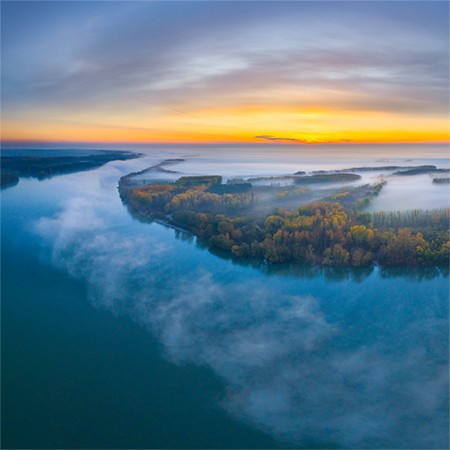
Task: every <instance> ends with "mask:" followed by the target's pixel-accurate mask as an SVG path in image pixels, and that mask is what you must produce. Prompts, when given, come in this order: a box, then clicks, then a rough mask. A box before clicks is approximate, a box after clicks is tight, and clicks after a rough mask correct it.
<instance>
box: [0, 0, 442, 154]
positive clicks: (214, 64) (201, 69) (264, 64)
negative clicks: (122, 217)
mask: <svg viewBox="0 0 450 450" xmlns="http://www.w3.org/2000/svg"><path fill="white" fill-rule="evenodd" d="M448 16H449V4H448V3H447V2H446V1H442V2H440V1H414V2H408V1H391V2H384V1H373V2H370V1H366V2H362V1H350V2H344V1H339V0H338V1H330V2H326V1H318V2H308V1H286V2H283V1H281V2H280V1H277V2H275V1H274V2H271V1H263V2H258V1H245V2H239V1H225V2H215V1H208V2H206V1H205V2H202V1H180V2H174V1H165V2H164V1H161V2H157V1H136V2H134V1H127V2H121V1H116V2H108V1H99V2H94V1H79V2H70V1H61V2H56V1H54V2H45V1H39V2H22V1H15V2H12V1H11V2H8V1H2V2H1V25H2V30H1V51H2V52H1V53H2V55H1V56H2V69H1V77H2V79H1V81H2V86H1V87H2V89H1V96H2V144H3V145H4V146H8V145H13V144H21V145H25V144H36V143H74V144H76V143H82V142H83V143H106V144H107V143H269V144H270V143H280V144H281V143H285V144H316V143H334V144H348V143H383V142H387V143H407V142H415V143H421V142H436V143H438V142H439V143H446V142H448V141H449V124H448V116H449V114H448V111H449V20H448Z"/></svg>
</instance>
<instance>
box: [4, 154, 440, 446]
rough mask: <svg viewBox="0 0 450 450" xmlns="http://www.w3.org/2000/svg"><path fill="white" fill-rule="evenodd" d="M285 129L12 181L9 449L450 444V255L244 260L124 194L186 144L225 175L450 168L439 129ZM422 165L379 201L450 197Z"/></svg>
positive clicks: (396, 203) (7, 279) (198, 162)
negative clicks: (386, 135) (333, 139)
mask: <svg viewBox="0 0 450 450" xmlns="http://www.w3.org/2000/svg"><path fill="white" fill-rule="evenodd" d="M285 148H286V147H285V146H280V147H279V150H278V153H277V152H274V151H273V150H272V151H268V150H267V148H263V149H259V150H257V151H256V150H254V149H250V150H249V149H244V150H245V151H244V150H242V149H238V148H233V149H231V150H230V149H228V150H227V149H224V148H219V149H217V148H216V149H214V148H206V149H202V150H201V151H198V150H197V149H193V148H190V147H189V148H184V149H183V148H164V149H162V150H158V149H154V148H153V149H147V150H146V155H145V157H144V158H141V159H139V160H130V161H121V162H111V163H109V164H107V165H105V166H104V167H101V168H99V169H97V170H92V171H89V172H83V173H76V174H71V175H64V176H57V177H54V178H52V179H49V180H45V181H37V180H33V179H22V180H21V181H20V183H19V184H18V185H17V186H16V187H13V188H10V189H7V190H5V191H3V192H2V446H3V447H4V448H63V447H71V448H77V447H78V448H80V447H84V448H276V447H278V448H288V447H295V448H324V447H328V448H330V447H331V448H387V447H391V448H446V447H448V431H449V429H448V420H449V417H448V409H449V402H448V398H449V395H448V394H449V392H448V391H449V380H448V355H449V336H448V335H449V333H448V325H449V323H448V306H449V303H448V291H449V289H448V287H449V284H448V282H449V280H448V274H445V273H443V272H442V271H440V270H437V269H420V270H413V269H409V270H401V269H390V270H387V269H380V268H369V269H361V270H350V269H348V270H347V269H341V270H336V269H334V270H333V269H330V270H327V271H323V270H319V269H299V268H295V267H290V266H273V267H272V266H267V265H262V266H259V267H255V266H252V265H251V264H250V263H242V264H241V263H239V264H238V263H236V262H234V261H233V260H231V259H229V258H226V257H224V256H223V255H219V254H215V253H211V252H210V251H208V249H206V248H204V247H203V246H202V245H201V244H199V243H198V242H197V241H196V239H195V238H192V237H190V236H189V235H186V234H183V233H180V232H177V231H175V230H172V229H170V228H167V227H165V226H163V225H160V224H156V223H152V224H148V223H141V222H139V221H137V220H135V219H133V218H132V217H131V216H130V215H129V213H128V211H127V210H126V208H125V207H124V206H123V205H122V203H121V201H120V199H119V197H118V193H117V189H116V186H117V181H118V178H119V177H120V176H121V175H124V174H126V173H129V172H131V171H137V170H142V169H143V168H145V167H147V166H149V165H152V164H156V163H158V162H160V161H162V160H164V159H166V158H174V157H185V158H186V161H185V162H183V163H180V164H179V165H174V166H172V167H170V169H171V170H172V169H173V170H179V171H180V172H183V174H202V173H207V174H219V175H224V176H225V177H227V176H228V177H232V176H236V175H238V176H254V175H268V174H282V173H292V172H295V171H298V170H318V169H329V168H345V167H354V166H359V165H362V164H363V165H377V164H378V165H388V164H389V165H394V164H396V165H418V164H435V165H438V166H439V167H448V166H446V164H447V158H446V156H445V150H443V149H442V148H437V149H436V148H434V147H433V148H432V149H428V152H427V151H426V149H419V150H415V151H414V152H409V151H404V152H397V153H398V154H395V153H393V151H392V149H384V153H383V152H382V151H380V149H378V150H374V151H373V152H372V153H369V152H367V153H366V154H364V157H361V152H357V153H356V155H357V156H355V153H351V152H348V153H345V152H342V151H340V152H339V153H336V152H335V153H333V152H331V151H330V152H331V153H330V152H328V153H327V151H325V150H326V149H325V150H323V149H322V150H323V151H322V150H320V149H319V150H314V151H316V152H319V153H317V154H301V155H299V154H298V153H295V152H293V150H286V149H285ZM308 151H309V152H311V151H312V150H310V149H308ZM367 176H369V175H367ZM370 176H377V174H375V175H370ZM425 177H427V176H425ZM425 177H424V176H419V177H418V178H416V179H415V180H414V179H413V178H411V177H403V178H408V180H407V181H399V180H398V177H392V178H390V179H389V181H388V184H387V187H390V186H393V187H392V188H391V189H390V190H386V196H385V197H384V198H383V197H382V195H384V194H383V193H382V195H380V197H379V198H378V199H377V200H376V201H377V202H378V205H379V206H380V207H375V206H374V205H372V206H371V207H372V208H374V209H399V208H401V209H406V208H409V207H423V205H424V204H425V205H426V206H427V207H434V206H436V207H442V206H446V205H448V186H445V185H436V184H432V183H431V181H430V179H429V177H428V178H425ZM416 181H417V183H418V184H417V192H420V195H418V194H417V195H415V197H416V200H415V202H416V203H414V196H412V195H411V186H414V183H416ZM425 181H426V182H425ZM396 183H397V184H396ZM399 183H400V184H399ZM401 183H409V185H408V186H409V187H408V189H407V188H406V187H405V186H406V185H405V184H401ZM397 185H399V186H400V187H399V188H398V189H396V188H395V186H397ZM408 192H409V194H408ZM383 202H384V205H385V208H381V206H382V205H383ZM405 202H410V203H407V206H405ZM409 205H411V206H409Z"/></svg>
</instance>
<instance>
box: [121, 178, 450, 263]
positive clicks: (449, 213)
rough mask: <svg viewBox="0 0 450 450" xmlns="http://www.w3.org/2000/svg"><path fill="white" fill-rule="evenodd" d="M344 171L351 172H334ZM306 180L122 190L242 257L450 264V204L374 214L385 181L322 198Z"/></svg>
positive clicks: (150, 213)
mask: <svg viewBox="0 0 450 450" xmlns="http://www.w3.org/2000/svg"><path fill="white" fill-rule="evenodd" d="M339 175H343V176H344V177H343V179H347V178H349V177H348V175H349V174H336V176H335V177H334V178H336V177H337V176H339ZM305 178H307V177H306V176H305ZM121 181H122V180H121ZM299 185H303V181H302V180H300V181H296V182H295V183H294V184H293V185H288V186H282V187H280V186H276V185H275V186H274V185H272V186H267V185H266V186H253V185H252V183H249V182H232V183H228V184H223V183H222V177H220V176H189V177H181V178H179V179H178V180H177V181H175V182H155V183H153V184H150V185H144V186H130V185H128V186H127V184H126V183H125V182H121V183H120V185H119V191H120V195H121V197H122V200H123V201H124V203H126V205H127V206H128V208H129V210H130V211H131V212H132V214H134V215H136V216H138V217H140V218H144V219H150V220H153V219H159V220H162V221H163V222H165V223H167V224H169V225H172V226H176V227H181V228H182V229H184V230H187V231H189V232H191V233H192V234H194V235H195V236H197V237H198V238H199V239H201V240H203V241H206V242H207V243H208V244H209V245H210V246H212V247H217V248H220V249H223V250H226V251H228V252H231V253H232V254H233V255H234V256H235V257H238V258H256V259H260V260H266V261H268V262H271V263H283V262H291V263H298V264H306V265H325V266H367V265H371V264H379V265H386V266H418V265H428V266H430V265H447V264H448V261H449V252H450V242H449V241H450V239H449V217H450V210H449V209H448V208H446V209H439V210H426V211H425V210H413V211H406V212H377V213H369V212H364V211H363V209H364V207H365V206H367V205H368V203H369V202H370V200H371V199H372V198H373V197H374V196H377V195H378V194H379V192H380V190H381V189H382V188H383V185H384V183H383V182H380V183H378V184H374V185H370V184H366V185H362V186H358V187H350V188H349V187H347V188H346V190H341V191H339V192H335V193H334V194H333V195H329V196H325V197H322V198H320V199H318V200H316V198H317V193H315V192H314V190H311V188H308V187H301V188H299V187H298V186H299ZM321 192H322V195H323V192H324V191H321ZM308 200H311V201H308ZM293 205H297V207H293ZM298 205H300V206H299V207H298Z"/></svg>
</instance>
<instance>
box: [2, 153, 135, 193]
mask: <svg viewBox="0 0 450 450" xmlns="http://www.w3.org/2000/svg"><path fill="white" fill-rule="evenodd" d="M139 156H140V154H138V153H132V152H127V151H113V150H32V149H24V150H2V155H1V188H2V189H3V188H7V187H12V186H15V185H16V184H17V183H18V182H19V179H20V178H21V177H32V178H37V179H38V180H43V179H45V178H51V177H53V176H56V175H63V174H68V173H74V172H81V171H86V170H91V169H96V168H97V167H100V166H102V165H104V164H106V163H107V162H110V161H116V160H120V161H123V160H126V159H133V158H138V157H139Z"/></svg>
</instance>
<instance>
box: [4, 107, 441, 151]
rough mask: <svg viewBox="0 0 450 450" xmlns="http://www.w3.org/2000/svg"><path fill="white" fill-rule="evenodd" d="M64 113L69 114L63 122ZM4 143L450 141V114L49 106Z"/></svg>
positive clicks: (17, 125) (9, 123) (11, 128)
mask: <svg viewBox="0 0 450 450" xmlns="http://www.w3.org/2000/svg"><path fill="white" fill-rule="evenodd" d="M61 117H63V119H61ZM2 142H3V143H7V142H10V143H14V142H24V143H25V142H30V143H32V142H47V143H51V142H60V143H64V142H67V143H77V142H79V143H89V142H91V143H105V144H108V143H109V144H125V143H129V144H158V143H159V144H202V143H203V144H214V143H230V144H232V143H236V144H238V143H247V144H251V143H253V144H255V143H260V144H263V143H269V144H270V143H272V144H275V143H278V144H291V145H295V144H350V143H352V144H371V143H378V144H381V143H448V142H449V128H448V121H447V118H446V117H445V116H444V117H443V116H436V115H428V116H423V115H414V114H400V113H389V112H382V111H347V110H336V109H335V108H330V109H326V108H325V107H320V106H317V107H314V106H310V107H305V108H299V107H293V106H287V107H283V106H282V105H272V106H268V105H266V106H265V107H262V106H261V105H236V106H235V107H228V108H227V107H225V108H211V109H200V110H195V111H193V112H183V111H178V110H170V109H167V110H164V109H162V110H157V111H155V110H147V111H146V110H142V111H136V112H134V113H133V114H126V113H123V112H120V111H119V112H100V111H98V112H96V111H94V112H86V111H71V112H68V113H65V114H62V113H61V112H59V111H42V114H41V115H40V116H39V117H36V116H35V113H34V112H31V113H29V114H27V115H24V116H22V118H21V119H19V120H17V119H16V120H13V119H5V120H4V121H3V124H2Z"/></svg>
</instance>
